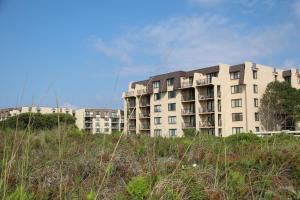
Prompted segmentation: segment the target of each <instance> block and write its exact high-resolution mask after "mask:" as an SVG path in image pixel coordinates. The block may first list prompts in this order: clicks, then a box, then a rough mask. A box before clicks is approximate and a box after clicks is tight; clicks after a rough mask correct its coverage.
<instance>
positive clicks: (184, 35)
mask: <svg viewBox="0 0 300 200" xmlns="http://www.w3.org/2000/svg"><path fill="white" fill-rule="evenodd" d="M274 30H276V31H274ZM296 30H297V29H296V27H295V25H294V24H280V25H278V26H270V27H265V28H261V29H256V28H249V27H245V26H243V25H242V24H236V23H233V22H232V21H231V20H230V19H228V18H225V17H223V16H219V15H207V14H206V15H201V16H196V17H178V18H172V19H169V20H166V21H163V22H160V23H157V24H152V25H147V26H144V27H141V28H139V29H134V30H132V31H129V32H126V33H124V34H122V35H120V36H119V37H118V38H116V39H115V40H112V41H109V42H106V43H104V42H102V43H101V46H102V48H100V51H101V52H102V53H104V54H105V55H108V56H112V57H118V56H119V55H121V56H119V57H120V58H123V56H122V55H126V57H127V58H128V60H131V61H132V62H131V64H129V65H124V63H126V62H123V63H122V64H123V66H124V67H123V68H122V69H121V71H122V72H123V73H125V74H143V73H148V74H149V72H151V71H152V72H154V73H159V72H158V71H159V70H160V72H161V71H171V70H177V69H191V68H198V67H201V66H209V65H215V64H218V63H228V64H236V63H240V62H243V61H245V60H250V61H254V62H256V61H259V60H265V59H271V58H273V57H276V55H278V54H279V53H280V52H282V51H286V50H287V49H288V47H289V46H290V42H292V41H293V40H292V38H293V37H294V35H293V34H294V33H296V32H297V31H296ZM298 37H299V36H298ZM287 38H288V39H287ZM116 41H123V42H124V43H125V44H126V45H125V46H128V47H130V48H128V47H127V48H124V47H123V46H122V45H119V46H118V45H115V46H113V45H111V44H114V43H116ZM103 46H104V47H105V48H103ZM107 49H108V50H107ZM111 49H113V50H114V51H113V52H117V53H112V52H111ZM119 52H122V53H119ZM116 55H117V56H116ZM120 60H123V59H120ZM125 60H126V59H125ZM266 64H268V63H266ZM145 66H148V67H145ZM153 66H155V67H156V68H154V67H153ZM144 67H145V68H144ZM157 68H158V69H159V70H157Z"/></svg>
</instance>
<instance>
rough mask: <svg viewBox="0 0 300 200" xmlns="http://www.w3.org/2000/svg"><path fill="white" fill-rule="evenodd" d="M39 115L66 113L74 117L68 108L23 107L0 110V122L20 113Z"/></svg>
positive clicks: (73, 111) (73, 113)
mask: <svg viewBox="0 0 300 200" xmlns="http://www.w3.org/2000/svg"><path fill="white" fill-rule="evenodd" d="M28 112H31V113H41V114H51V113H66V114H70V115H73V116H75V110H72V109H70V108H52V107H44V106H41V107H39V106H23V107H18V108H7V109H0V121H3V120H5V119H8V118H9V117H13V116H16V115H19V114H21V113H28Z"/></svg>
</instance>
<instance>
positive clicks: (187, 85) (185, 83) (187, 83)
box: [180, 81, 193, 88]
mask: <svg viewBox="0 0 300 200" xmlns="http://www.w3.org/2000/svg"><path fill="white" fill-rule="evenodd" d="M180 86H181V88H190V87H193V82H190V81H183V82H181V84H180Z"/></svg>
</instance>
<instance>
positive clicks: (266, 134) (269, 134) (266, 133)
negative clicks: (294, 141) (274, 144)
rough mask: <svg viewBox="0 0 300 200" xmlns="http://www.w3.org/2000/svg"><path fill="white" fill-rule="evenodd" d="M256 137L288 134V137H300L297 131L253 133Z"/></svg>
mask: <svg viewBox="0 0 300 200" xmlns="http://www.w3.org/2000/svg"><path fill="white" fill-rule="evenodd" d="M255 134H256V135H258V136H261V137H264V136H273V135H276V134H277V135H278V134H288V135H294V136H297V137H300V130H299V131H289V130H283V131H262V132H255Z"/></svg>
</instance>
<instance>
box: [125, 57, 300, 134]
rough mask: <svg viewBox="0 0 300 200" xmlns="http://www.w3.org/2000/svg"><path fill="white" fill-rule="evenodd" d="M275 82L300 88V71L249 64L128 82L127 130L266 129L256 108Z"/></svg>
mask: <svg viewBox="0 0 300 200" xmlns="http://www.w3.org/2000/svg"><path fill="white" fill-rule="evenodd" d="M274 80H278V81H284V80H286V81H288V82H290V83H291V85H292V86H293V87H295V88H297V89H299V88H300V74H299V70H297V69H290V70H281V69H276V68H274V67H269V66H265V65H260V64H255V63H251V62H245V63H243V64H239V65H233V66H230V65H226V64H220V65H217V66H213V67H208V68H202V69H198V70H193V71H177V72H171V73H167V74H162V75H157V76H152V77H150V78H149V79H148V80H144V81H139V82H134V83H130V84H129V87H128V91H127V92H125V93H123V99H124V119H125V126H124V127H125V128H124V130H125V132H127V133H129V134H148V135H150V136H155V135H159V136H164V137H169V136H178V137H181V136H183V133H184V130H185V129H188V128H195V129H197V130H199V131H200V132H201V133H208V134H211V135H215V136H224V137H226V136H229V135H231V134H233V133H237V132H250V131H252V132H260V131H264V127H262V125H261V123H260V119H259V113H258V107H259V102H260V99H261V97H262V95H263V93H264V91H265V89H266V87H267V85H268V83H270V82H272V81H274Z"/></svg>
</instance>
